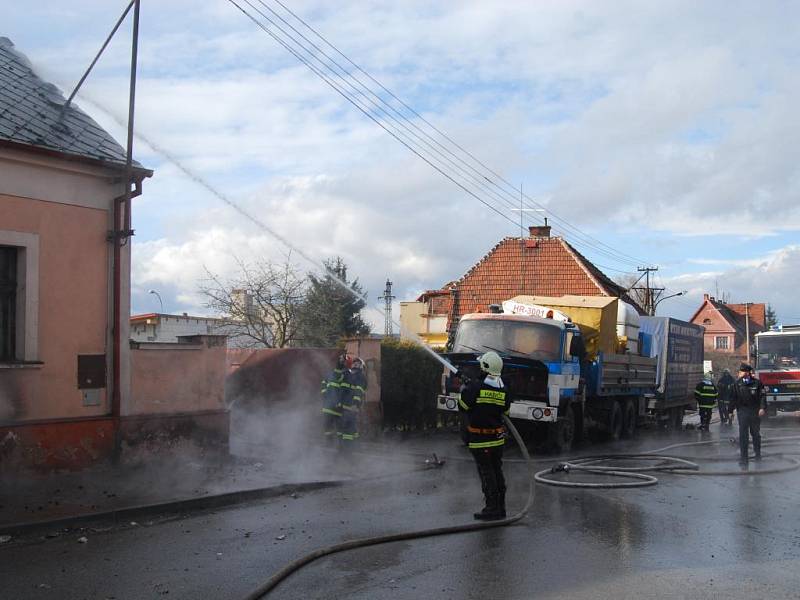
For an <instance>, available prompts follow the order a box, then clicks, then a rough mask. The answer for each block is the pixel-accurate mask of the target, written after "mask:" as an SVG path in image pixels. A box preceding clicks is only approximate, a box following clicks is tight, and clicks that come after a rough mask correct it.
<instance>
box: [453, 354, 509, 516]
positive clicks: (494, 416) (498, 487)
mask: <svg viewBox="0 0 800 600" xmlns="http://www.w3.org/2000/svg"><path fill="white" fill-rule="evenodd" d="M478 365H479V367H480V371H481V374H480V377H479V378H478V379H475V380H465V381H464V383H463V385H462V387H461V398H460V400H459V401H458V405H459V410H461V411H464V412H465V413H466V414H467V419H468V426H467V432H468V434H469V442H468V446H469V449H470V452H471V453H472V457H473V458H474V459H475V464H476V465H477V467H478V476H479V477H480V480H481V489H482V491H483V496H484V500H485V506H484V508H483V510H481V511H480V512H477V513H475V514H474V515H473V516H474V517H475V518H476V519H478V520H483V521H494V520H497V519H504V518H505V516H506V480H505V477H503V446H504V445H505V441H506V428H505V426H504V425H503V414H508V409H509V407H510V406H511V396H510V394H508V393H507V391H506V389H505V386H504V385H503V380H502V379H501V377H500V374H501V373H502V371H503V359H502V358H500V355H499V354H497V353H496V352H487V353H486V354H483V355H482V356H480V357H479V358H478Z"/></svg>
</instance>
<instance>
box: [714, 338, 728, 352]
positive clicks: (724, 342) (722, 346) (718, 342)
mask: <svg viewBox="0 0 800 600" xmlns="http://www.w3.org/2000/svg"><path fill="white" fill-rule="evenodd" d="M714 348H715V349H716V350H727V349H728V336H727V335H718V336H716V337H715V338H714Z"/></svg>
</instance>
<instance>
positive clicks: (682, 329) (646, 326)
mask: <svg viewBox="0 0 800 600" xmlns="http://www.w3.org/2000/svg"><path fill="white" fill-rule="evenodd" d="M639 322H640V326H641V332H642V333H646V334H649V335H650V336H651V338H652V340H651V344H650V351H649V355H650V356H651V357H658V368H657V373H656V377H657V379H656V381H657V387H656V392H657V393H658V394H659V395H660V396H661V397H662V398H663V400H665V401H667V402H668V403H670V404H677V403H684V402H686V401H687V398H691V397H692V393H693V391H694V386H695V385H697V382H698V381H700V379H702V377H703V333H704V331H705V330H704V328H703V327H701V326H699V325H694V324H693V323H687V322H686V321H680V320H678V319H673V318H672V317H641V318H640V321H639Z"/></svg>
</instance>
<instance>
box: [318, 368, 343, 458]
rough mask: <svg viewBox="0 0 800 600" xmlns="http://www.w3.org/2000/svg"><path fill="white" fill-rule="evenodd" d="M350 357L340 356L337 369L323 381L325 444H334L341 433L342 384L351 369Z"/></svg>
mask: <svg viewBox="0 0 800 600" xmlns="http://www.w3.org/2000/svg"><path fill="white" fill-rule="evenodd" d="M348 361H349V357H348V356H347V355H345V354H342V355H340V356H339V358H338V359H337V362H336V367H335V368H334V369H333V371H331V372H330V374H329V375H328V376H327V377H326V378H325V379H323V380H322V389H320V395H321V396H322V429H323V433H324V435H325V442H326V443H328V444H333V443H334V442H335V441H336V438H337V436H339V435H340V433H339V419H340V418H341V416H342V409H341V407H340V402H341V395H342V383H343V382H344V376H345V372H346V371H347V368H348V367H349V364H348Z"/></svg>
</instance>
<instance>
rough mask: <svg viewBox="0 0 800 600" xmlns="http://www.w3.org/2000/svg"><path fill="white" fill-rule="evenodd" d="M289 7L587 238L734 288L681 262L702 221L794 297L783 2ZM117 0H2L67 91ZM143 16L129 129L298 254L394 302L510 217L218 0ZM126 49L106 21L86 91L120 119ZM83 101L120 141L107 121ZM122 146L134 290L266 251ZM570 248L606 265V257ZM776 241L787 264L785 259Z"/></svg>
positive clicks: (176, 288)
mask: <svg viewBox="0 0 800 600" xmlns="http://www.w3.org/2000/svg"><path fill="white" fill-rule="evenodd" d="M292 8H293V9H294V10H296V11H297V12H298V13H299V14H301V15H302V16H304V17H305V18H307V19H308V20H309V21H310V22H311V23H312V24H313V25H314V26H315V27H316V28H318V29H319V30H320V31H322V32H323V33H325V34H326V35H327V36H328V37H329V38H330V39H331V40H333V41H334V42H335V43H336V44H337V45H338V46H339V47H340V48H341V49H342V50H344V51H345V52H347V53H348V54H349V55H350V56H352V57H353V58H354V59H355V60H356V61H357V62H358V63H360V64H362V65H363V66H365V67H366V68H367V69H369V70H370V72H372V73H373V74H374V75H376V76H377V77H378V78H380V79H381V81H383V82H384V83H386V84H387V85H388V86H389V87H391V88H392V89H393V90H395V91H397V92H398V93H399V94H400V95H401V96H402V97H403V98H404V99H406V100H408V101H409V102H410V103H411V104H412V105H413V106H415V107H416V108H417V109H418V110H419V111H420V112H422V113H423V114H424V115H425V117H426V118H428V119H430V120H431V121H433V122H434V123H436V124H437V125H438V126H440V127H441V128H442V129H443V130H444V131H446V132H447V133H448V134H449V135H450V136H451V137H453V138H454V139H455V140H457V141H459V142H460V143H461V144H462V145H463V146H464V147H466V148H468V149H469V150H470V151H471V152H472V153H473V154H475V155H476V156H478V157H480V159H482V160H484V161H485V162H487V163H488V164H489V165H491V166H492V167H494V168H495V169H496V170H498V172H500V173H501V174H502V175H504V176H505V177H507V178H508V179H509V180H511V181H513V182H514V187H516V186H517V185H518V182H522V183H523V185H524V187H525V191H526V192H527V193H530V194H533V195H536V196H537V197H541V198H545V199H547V202H546V204H547V205H548V206H550V207H552V208H553V209H554V210H555V211H556V212H557V213H559V214H560V215H562V216H565V217H567V218H568V219H569V220H570V221H571V222H573V223H574V224H577V225H578V226H580V227H582V228H584V229H586V230H588V231H590V232H591V233H592V235H594V236H595V237H600V238H601V239H602V240H603V241H604V242H606V243H608V244H610V245H612V246H614V247H615V248H619V249H621V250H622V251H624V252H634V251H632V250H630V246H631V245H632V244H638V245H639V246H642V247H645V248H646V249H647V251H648V254H649V256H648V258H650V259H652V260H653V261H654V262H659V263H662V264H663V263H665V262H672V263H678V264H686V263H689V264H690V265H691V264H694V265H704V264H705V265H711V266H718V267H719V268H720V271H719V273H717V274H716V275H714V274H709V273H705V274H702V273H701V274H697V273H693V274H687V275H685V278H686V279H683V280H680V279H676V280H675V283H674V285H675V286H679V287H680V286H681V281H685V285H686V286H689V287H691V288H692V290H696V291H697V293H699V290H700V289H701V288H703V287H705V288H706V289H710V285H711V283H713V278H714V277H720V278H723V279H725V280H726V281H729V282H730V283H729V285H730V286H731V289H733V288H734V287H736V286H738V287H737V288H736V289H739V287H740V288H741V293H742V294H744V293H747V292H748V290H747V286H746V282H747V279H744V280H742V281H740V280H739V279H738V278H737V277H736V276H735V275H736V273H738V271H736V270H732V271H730V272H729V271H724V270H721V269H722V268H724V267H725V266H726V265H725V264H723V263H722V262H720V263H719V264H717V263H715V262H708V261H709V260H711V261H722V260H723V259H722V258H720V257H718V256H710V257H709V258H705V259H703V258H693V257H706V256H709V254H708V253H707V252H706V248H705V247H704V244H707V243H708V240H709V239H714V236H716V237H717V238H718V239H726V238H727V237H729V236H732V235H740V236H746V237H747V238H748V239H749V242H748V249H747V253H746V254H745V255H743V253H742V252H737V253H735V254H733V255H731V256H729V257H726V258H725V260H730V264H731V265H735V266H738V267H740V268H746V267H747V268H749V269H750V271H753V270H755V271H753V272H756V273H758V274H759V278H760V279H762V280H765V281H764V282H762V284H761V289H762V290H764V292H763V295H764V296H766V297H767V299H770V298H771V295H772V294H773V290H775V291H774V295H775V299H776V300H775V303H776V304H777V303H778V302H779V301H780V302H783V303H784V304H786V307H787V308H786V310H789V308H788V307H789V304H788V301H785V300H783V299H782V298H784V296H783V294H784V292H782V291H780V290H782V289H783V287H784V282H783V281H782V280H780V279H779V277H781V276H782V274H785V272H787V269H789V267H787V266H784V267H781V269H782V270H781V269H778V268H777V267H776V266H775V265H778V264H783V263H781V262H780V260H779V255H778V254H776V255H768V254H767V252H766V250H767V249H768V248H767V246H766V244H771V247H774V246H776V245H779V244H785V243H786V241H785V237H786V236H787V233H791V232H795V231H797V230H798V229H800V174H799V173H800V171H798V169H797V168H796V164H795V163H796V157H797V155H798V154H800V121H798V119H797V118H796V114H795V113H796V107H795V104H796V98H797V97H798V96H799V95H800V83H799V82H798V79H797V77H796V76H795V74H796V72H797V67H798V64H797V63H798V58H797V57H798V52H797V50H798V44H799V43H798V41H797V37H796V35H794V31H793V29H792V25H793V23H795V22H796V21H797V18H798V16H800V15H798V12H799V11H798V7H797V6H794V5H786V4H780V5H778V4H774V5H771V4H763V3H762V4H761V5H758V6H756V5H752V6H751V5H748V4H746V3H738V4H737V3H734V4H731V3H726V2H721V1H720V2H714V1H712V2H704V3H697V2H689V1H688V0H686V1H684V0H675V1H674V2H670V3H667V4H653V3H651V4H644V3H641V2H635V1H633V0H631V1H620V2H585V1H577V0H566V1H557V2H556V1H545V2H536V3H527V2H512V3H504V4H502V5H501V4H497V3H486V2H480V1H478V0H473V1H466V2H461V3H457V4H430V3H429V2H423V1H422V0H410V1H408V2H402V3H393V2H383V1H378V0H368V1H366V2H363V1H359V2H355V1H345V2H339V3H336V4H335V5H334V4H330V3H324V2H319V1H318V0H302V1H300V2H296V3H293V4H292ZM116 10H117V8H111V7H110V6H109V4H108V3H107V2H103V1H101V0H82V1H76V2H73V3H71V4H69V5H65V4H64V3H62V2H56V1H55V0H43V1H42V2H40V3H37V6H36V7H28V6H22V5H20V6H19V7H17V6H16V5H14V6H10V7H9V10H8V11H7V12H6V14H4V21H5V23H4V24H7V27H8V28H9V30H8V31H6V34H7V35H9V36H10V37H11V38H12V39H13V40H14V41H15V42H16V43H17V45H18V47H19V49H20V50H21V51H23V52H26V53H28V54H29V56H30V57H31V58H32V59H33V61H34V64H35V65H36V66H37V68H38V69H40V70H41V71H42V73H43V74H44V75H45V76H46V77H48V78H49V79H52V80H54V81H56V82H61V83H62V84H63V87H65V88H69V87H71V82H74V81H76V80H77V79H78V77H79V76H80V74H81V72H82V70H83V68H84V66H85V65H86V64H87V63H88V61H89V60H90V58H91V57H92V56H93V54H94V52H95V51H96V49H97V48H98V47H99V44H100V42H101V41H102V39H103V38H104V37H105V35H106V33H107V31H108V28H109V27H110V25H111V23H113V20H114V19H115V18H116V14H115V11H116ZM56 11H57V12H56ZM142 19H143V21H142V29H141V31H142V40H141V44H140V50H141V56H140V58H141V61H140V72H139V85H138V95H137V98H138V107H137V117H136V119H137V121H136V122H137V128H138V129H139V130H140V131H141V132H143V133H144V134H145V135H146V136H148V137H152V138H153V139H154V141H155V142H157V143H158V144H159V145H161V146H163V147H165V148H167V149H168V150H169V151H170V152H171V153H172V154H174V155H176V156H177V157H178V158H179V159H180V160H181V161H182V162H185V163H186V165H187V166H188V167H190V168H191V169H192V170H195V171H197V172H199V173H200V174H201V175H202V176H203V177H204V178H206V179H207V180H208V181H210V182H211V183H212V185H214V186H215V187H217V188H219V189H220V190H221V191H222V192H224V193H225V194H226V195H227V196H229V197H231V198H234V199H236V200H237V201H238V202H242V203H243V206H245V207H246V208H247V209H248V210H250V211H252V212H253V213H254V214H256V215H257V216H258V217H259V218H261V219H263V220H264V221H265V222H266V223H268V225H269V226H270V227H272V228H274V230H275V231H277V232H279V233H280V234H281V235H283V236H285V237H288V238H290V239H291V240H292V242H293V243H294V244H296V245H297V246H298V247H300V248H302V249H303V250H304V251H306V252H308V253H309V254H310V255H312V256H313V257H314V258H315V259H318V260H321V259H324V258H327V257H330V256H333V255H337V254H338V255H341V256H343V257H344V258H345V259H346V260H347V261H348V263H349V264H351V266H352V270H353V273H355V274H358V275H360V276H361V277H362V279H363V280H364V282H365V283H366V284H367V287H368V288H369V289H370V293H371V296H375V295H377V293H379V291H380V290H381V289H382V287H383V282H384V280H385V278H386V277H387V276H389V277H391V278H393V279H394V280H395V281H396V283H397V285H398V296H400V297H401V298H403V299H405V298H407V297H410V296H411V295H413V294H414V293H415V292H417V291H419V290H421V289H425V288H431V287H436V286H438V285H440V284H441V283H442V282H444V281H447V280H449V279H453V278H456V277H458V276H460V275H461V274H462V273H463V272H464V271H465V270H466V269H467V268H468V267H469V266H470V265H471V264H473V263H474V262H475V261H477V260H478V259H479V258H480V257H481V256H482V255H483V254H484V253H485V252H486V251H487V250H488V249H489V248H490V247H491V246H492V245H493V244H494V243H495V242H496V241H497V240H498V239H499V238H501V237H503V235H511V234H516V228H515V227H514V226H513V224H512V223H509V222H507V221H504V220H503V219H502V218H500V217H499V216H497V215H495V214H494V213H491V212H490V211H489V210H488V209H486V208H484V207H483V206H482V205H481V204H479V203H478V202H477V201H476V200H475V199H473V198H470V197H469V196H468V195H466V194H465V193H463V192H462V191H461V190H459V189H458V188H456V187H455V186H453V185H452V184H451V183H449V182H447V181H445V180H444V179H443V178H442V177H441V176H440V175H439V174H437V173H435V172H433V171H432V170H431V169H430V168H429V167H428V166H427V165H425V164H423V163H422V162H421V161H419V159H417V158H416V157H413V156H411V155H410V154H409V153H408V151H407V150H406V149H404V148H402V147H401V146H400V145H399V144H397V142H395V141H394V140H393V139H391V138H390V137H389V136H388V135H386V134H385V133H384V132H383V131H381V130H380V129H379V128H378V127H376V126H375V125H374V124H373V123H372V122H370V121H369V120H367V119H366V118H365V117H363V115H361V114H360V113H358V112H357V111H356V110H355V109H354V108H352V107H351V106H349V105H348V104H347V103H346V102H345V101H344V100H343V99H341V97H339V96H338V95H337V94H336V93H335V92H333V91H332V90H331V89H330V88H329V87H328V86H326V85H325V84H324V83H322V82H321V81H319V80H318V79H317V78H316V77H315V76H314V75H312V74H311V73H309V72H308V71H307V70H306V69H305V67H302V66H301V65H298V64H297V61H296V60H295V59H293V58H292V57H290V56H289V55H288V54H287V53H286V52H285V51H284V50H283V49H282V48H280V47H279V46H278V45H277V44H275V43H274V42H273V41H272V40H270V39H269V38H268V37H267V36H265V35H264V34H263V33H262V32H260V31H259V30H258V29H256V28H255V27H254V26H253V25H252V23H249V22H248V21H247V20H246V19H244V18H243V17H242V16H241V15H240V14H238V13H237V12H236V11H235V10H234V9H232V8H231V7H230V6H229V5H228V4H227V3H225V2H213V3H199V4H198V3H197V2H195V1H190V0H174V1H172V2H169V3H155V4H146V5H145V7H144V8H143V13H142ZM123 31H125V30H123ZM78 32H79V33H78ZM128 50H129V49H128V47H127V45H126V38H125V37H124V35H123V34H121V37H120V38H118V39H117V40H115V41H114V43H113V44H112V46H111V47H110V48H109V53H108V54H107V55H106V56H104V57H103V59H102V60H101V62H100V63H99V64H98V66H97V70H96V72H95V73H94V74H93V75H92V76H91V77H90V78H89V80H88V81H87V84H86V88H85V90H84V94H85V96H86V97H88V98H92V99H93V100H96V101H97V102H98V104H100V105H102V106H103V107H105V108H106V109H107V110H108V111H110V112H111V113H113V114H115V115H124V114H125V110H126V107H127V87H126V85H127V61H128ZM82 105H83V106H84V108H86V109H87V110H90V111H91V112H92V114H93V115H95V116H96V117H97V118H98V120H99V121H100V122H101V124H102V125H103V126H105V127H107V128H108V129H109V130H110V131H111V132H112V133H113V134H114V135H115V136H116V137H117V138H118V139H120V140H124V128H122V127H120V125H119V124H118V123H116V122H115V121H114V119H113V118H109V117H108V116H106V115H103V113H102V112H98V111H96V110H95V109H93V108H92V107H91V106H89V105H86V104H82ZM136 148H137V158H139V160H141V161H142V162H144V163H145V164H148V165H151V166H154V167H155V169H156V174H155V177H154V179H153V180H150V181H147V182H146V183H145V190H144V191H145V193H144V196H142V197H141V198H138V199H137V200H136V205H135V206H136V208H135V215H134V216H135V222H134V226H135V227H136V229H137V239H135V241H134V251H135V269H134V279H135V291H136V293H137V294H140V295H138V296H135V297H134V305H135V306H136V305H137V302H139V303H141V304H146V303H147V302H152V298H147V297H146V289H147V288H148V287H150V286H152V287H156V286H160V287H161V288H164V289H165V290H166V289H168V290H169V293H168V299H169V302H170V303H175V304H176V305H180V306H181V307H185V308H190V309H192V310H200V304H199V302H200V300H199V299H198V298H197V296H196V295H195V294H194V290H195V289H196V281H197V278H198V277H199V276H200V275H202V270H203V269H202V267H203V265H208V266H209V267H210V268H213V269H215V270H219V271H220V272H228V271H230V270H231V269H232V266H233V264H234V263H233V262H232V259H231V256H232V255H265V256H278V255H280V252H281V250H280V249H279V246H278V245H277V244H276V243H275V242H274V241H273V240H271V239H269V237H268V236H267V235H266V234H265V233H264V232H262V231H257V230H256V229H255V228H253V227H252V225H250V224H248V223H247V222H245V221H243V220H242V219H241V218H240V217H238V216H237V215H236V214H235V213H233V212H231V211H230V210H229V209H228V208H227V207H225V206H223V205H220V204H219V203H218V201H217V200H216V199H215V198H213V197H212V196H210V195H209V194H208V193H207V192H204V191H203V190H201V189H199V188H198V187H197V186H195V185H194V184H192V183H191V182H189V181H188V180H187V179H186V178H185V177H184V176H183V175H181V174H180V172H179V170H178V169H176V168H175V167H173V166H172V165H170V164H169V163H168V162H166V161H164V159H163V158H162V157H159V156H158V155H157V154H156V153H153V152H152V151H151V150H150V149H149V148H148V147H147V146H146V145H145V144H142V143H139V142H137V146H136ZM511 196H512V197H513V196H514V193H512V194H511ZM487 200H489V198H487ZM493 201H494V200H493ZM511 204H515V202H511ZM501 210H503V211H505V210H507V208H502V209H501ZM509 214H510V213H509ZM510 216H511V218H512V219H515V218H516V217H515V216H514V215H510ZM677 236H683V237H682V239H680V240H677V241H676V238H677ZM699 236H703V237H702V239H699ZM655 238H658V239H659V240H662V242H658V243H651V240H653V239H655ZM695 238H698V239H695ZM664 240H666V242H663V241H664ZM775 240H779V241H775ZM787 247H790V246H787ZM579 249H580V250H581V251H583V252H585V253H586V254H587V255H589V256H590V257H594V258H597V262H599V263H601V264H603V263H604V262H611V261H614V260H615V259H612V258H610V257H607V258H603V256H602V253H599V255H597V254H598V253H595V254H594V256H593V252H592V251H591V248H589V249H588V250H587V248H585V247H581V246H579ZM787 252H788V254H787V257H786V258H785V261H788V262H786V264H790V263H791V260H792V257H794V258H796V254H792V252H789V251H787ZM764 256H766V259H765V261H764V264H766V265H772V266H771V267H770V268H766V267H764V270H762V263H760V262H758V263H756V262H753V261H756V260H761V259H760V258H753V257H764ZM703 261H705V262H703ZM612 266H613V267H615V268H622V269H623V270H624V269H631V268H634V269H635V265H633V264H632V263H630V262H628V261H624V262H623V263H622V264H620V263H619V262H612ZM789 270H791V269H789ZM680 289H683V287H680ZM142 290H143V291H142ZM141 294H145V295H141ZM668 302H671V301H668ZM675 302H676V303H681V302H683V303H685V302H686V300H684V299H681V298H679V299H677V300H675ZM665 305H666V304H665Z"/></svg>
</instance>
